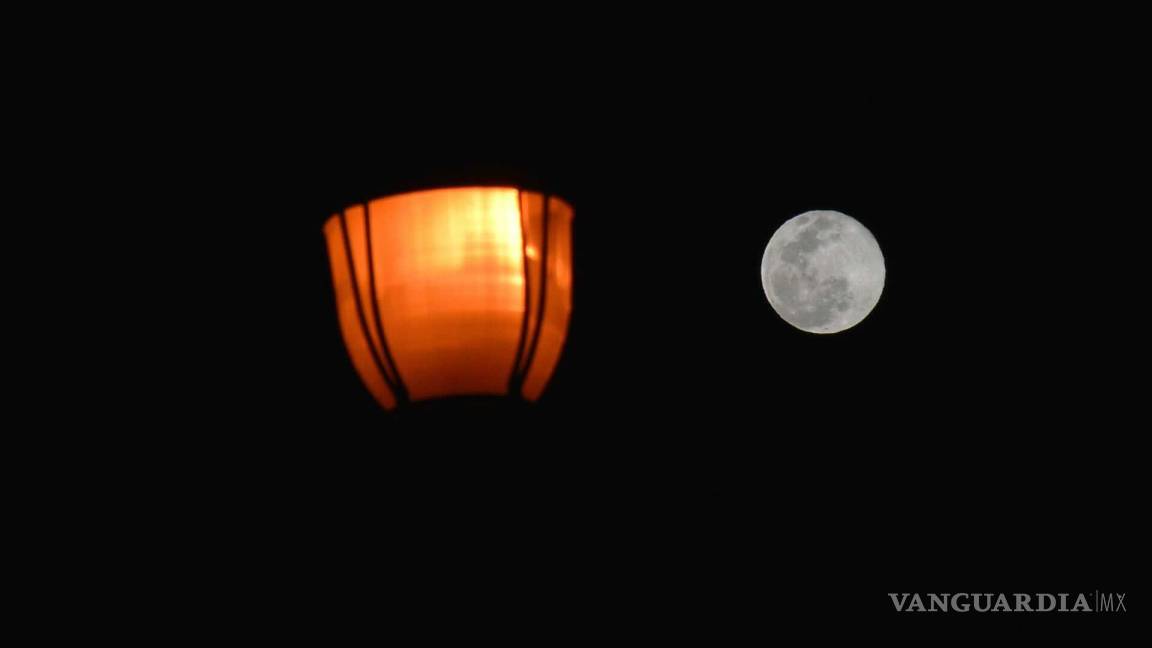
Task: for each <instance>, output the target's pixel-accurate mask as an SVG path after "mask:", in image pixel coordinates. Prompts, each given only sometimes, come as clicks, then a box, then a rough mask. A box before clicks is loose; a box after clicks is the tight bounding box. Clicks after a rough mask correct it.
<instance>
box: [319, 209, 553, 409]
mask: <svg viewBox="0 0 1152 648" xmlns="http://www.w3.org/2000/svg"><path fill="white" fill-rule="evenodd" d="M545 200H547V205H545ZM571 226H572V208H571V207H569V206H568V204H567V203H565V202H564V201H562V200H559V199H557V198H553V197H547V198H546V197H545V196H543V195H541V194H538V193H532V192H527V191H520V190H518V189H515V188H506V187H461V188H453V189H436V190H430V191H418V192H414V193H408V194H401V195H398V196H389V197H386V198H379V199H376V200H373V201H371V202H370V203H368V205H367V210H365V206H364V205H357V206H354V207H349V208H348V209H346V210H345V211H344V213H343V214H336V215H335V216H333V217H332V218H330V219H329V220H328V222H327V224H326V225H325V226H324V233H325V235H326V237H327V239H328V252H329V258H330V260H331V263H332V277H333V281H334V283H335V289H336V302H337V311H338V313H339V316H340V328H341V332H342V334H343V336H344V343H345V346H346V347H347V348H348V352H349V354H350V355H351V357H352V364H353V366H354V367H355V368H356V371H357V372H358V373H359V374H360V377H361V378H362V379H363V381H364V384H365V385H366V386H367V387H368V390H369V391H370V392H371V393H372V395H373V396H375V398H376V400H377V401H379V402H380V404H381V405H383V406H384V407H385V408H387V409H392V408H393V407H395V406H396V405H397V403H399V402H402V401H403V400H405V399H408V400H423V399H428V398H437V397H442V396H458V395H499V394H508V393H513V394H515V393H517V392H518V393H519V394H520V395H522V396H523V397H524V398H526V399H528V400H536V399H537V398H538V397H539V396H540V394H541V393H542V392H543V391H544V387H545V385H546V384H547V382H548V379H549V378H550V377H551V375H552V371H553V370H554V369H555V367H556V363H557V361H558V360H559V358H560V352H561V350H562V349H563V347H564V339H565V337H566V336H567V331H568V318H569V314H570V312H571V309H572V250H571V247H572V246H571V231H572V229H571ZM545 234H547V240H545ZM542 265H543V267H542ZM542 270H545V271H546V272H544V273H542V272H541V271H542ZM541 311H542V312H543V318H541V317H540V314H541Z"/></svg>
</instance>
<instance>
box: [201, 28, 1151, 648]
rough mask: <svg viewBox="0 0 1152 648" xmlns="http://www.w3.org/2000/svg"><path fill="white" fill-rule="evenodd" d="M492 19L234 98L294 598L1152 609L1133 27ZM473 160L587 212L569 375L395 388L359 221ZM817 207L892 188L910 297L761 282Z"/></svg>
mask: <svg viewBox="0 0 1152 648" xmlns="http://www.w3.org/2000/svg"><path fill="white" fill-rule="evenodd" d="M526 23H527V25H528V27H531V25H533V24H536V23H534V22H532V21H531V20H529V21H526ZM390 24H391V23H390ZM484 24H485V28H484V29H479V28H477V27H475V26H469V25H468V24H467V21H463V23H462V24H460V25H457V26H456V27H454V28H453V29H450V30H447V31H444V32H440V31H437V30H431V31H420V32H419V34H420V35H419V36H412V35H410V34H409V35H407V36H405V37H403V38H402V39H400V40H399V41H397V40H396V38H399V36H398V35H397V34H396V33H395V29H393V30H391V31H389V34H390V35H391V36H390V38H389V39H384V40H385V41H386V42H381V43H377V42H375V41H372V40H370V39H358V38H357V37H356V36H355V35H349V36H348V37H347V38H346V39H345V38H335V37H332V38H319V39H312V40H309V39H307V38H302V39H301V40H302V41H303V42H310V43H312V44H311V45H309V46H306V47H296V48H289V50H288V51H284V50H270V51H265V52H257V56H255V57H254V58H253V59H250V60H254V61H255V62H254V63H251V64H248V66H245V67H243V68H242V69H241V70H240V71H239V72H238V73H236V74H235V75H234V76H232V77H229V79H228V80H227V82H225V83H226V88H227V92H226V93H225V95H226V97H228V99H227V101H225V102H224V103H223V104H221V105H218V106H217V107H216V110H218V111H219V113H218V116H222V117H224V123H226V124H227V126H226V128H225V129H223V130H219V131H217V130H215V129H213V128H208V127H205V128H204V130H205V131H206V132H209V131H210V134H211V135H222V136H221V137H211V138H210V139H209V142H208V144H207V146H208V150H203V149H198V151H199V152H198V153H197V155H201V156H206V159H208V160H210V161H214V162H217V163H219V165H220V169H219V171H217V172H215V173H213V172H209V173H208V174H207V177H208V178H209V179H210V181H209V182H208V183H207V184H210V185H212V188H213V189H223V190H224V191H225V193H226V194H227V195H226V197H225V200H226V201H227V202H226V204H229V205H231V206H232V207H231V208H230V211H231V212H234V216H235V217H234V219H232V220H228V221H225V220H222V219H219V218H218V217H214V218H213V219H212V220H211V223H212V225H211V227H212V229H213V232H214V233H215V235H216V236H218V237H219V239H220V240H223V241H225V242H227V243H230V244H232V245H230V246H229V252H231V253H233V254H234V255H235V260H236V261H238V262H239V263H240V266H239V267H240V268H242V269H243V272H241V273H239V274H235V275H233V274H229V275H228V277H229V279H228V280H227V282H228V283H230V284H231V285H229V286H228V287H229V288H230V290H226V291H223V292H222V293H221V294H220V296H219V299H218V301H217V309H218V310H217V311H216V315H217V317H216V318H215V321H214V322H213V323H214V324H216V325H218V326H219V328H217V329H214V330H213V338H212V341H213V346H217V347H219V348H223V349H226V350H227V351H226V352H224V353H222V354H221V359H220V360H219V361H217V362H216V363H214V365H213V368H212V369H211V370H207V373H206V375H207V376H210V377H211V379H210V381H209V384H211V385H212V387H211V388H210V389H209V394H210V395H211V396H212V398H213V402H214V403H215V402H219V403H220V404H221V405H222V406H221V407H220V408H214V413H213V414H212V415H211V416H212V417H216V413H218V415H219V418H218V419H215V418H214V419H213V420H214V422H213V424H211V425H210V426H208V427H206V429H207V430H209V433H208V435H207V439H208V440H207V441H204V442H203V445H202V449H204V450H207V451H208V454H209V455H212V460H211V462H210V465H211V466H213V468H212V469H211V470H210V471H209V475H208V476H206V477H205V480H206V482H205V484H206V488H208V490H209V491H210V492H212V493H213V494H215V495H217V496H218V497H219V498H220V499H221V501H222V502H223V505H222V507H221V509H220V510H219V512H218V513H216V514H214V516H215V517H214V519H216V520H217V523H218V524H219V525H221V526H220V528H222V529H227V530H229V533H228V534H226V535H227V537H231V538H233V540H232V542H235V543H236V547H238V548H237V550H236V551H235V552H229V553H230V555H232V558H233V559H234V560H235V561H236V563H237V565H243V566H244V567H243V569H240V571H241V572H245V571H246V570H248V569H253V570H256V569H258V568H257V567H255V565H259V566H260V567H259V571H258V573H259V574H260V575H259V577H256V578H254V579H253V580H256V581H260V583H261V586H262V587H268V586H269V585H271V589H273V590H279V591H280V592H282V593H283V596H284V598H286V599H290V600H291V601H292V602H293V605H292V606H291V609H301V610H303V611H302V612H301V613H300V614H299V615H293V616H292V618H290V619H289V618H284V619H282V622H283V623H285V624H288V625H292V624H297V623H300V624H304V623H308V624H309V625H311V626H313V627H319V628H322V629H323V630H322V631H323V632H343V631H347V629H348V628H349V627H359V626H362V625H364V624H367V626H368V627H374V628H375V629H376V630H377V631H379V632H383V633H384V634H385V636H387V633H388V632H389V630H388V628H391V627H393V624H399V623H400V622H401V621H404V622H407V623H410V622H415V623H416V625H417V626H418V627H420V628H423V631H425V632H428V633H430V634H437V633H439V632H441V631H445V630H451V631H463V632H465V633H471V632H476V633H480V632H488V631H495V632H498V633H501V634H503V633H505V632H507V633H510V634H513V635H517V634H526V635H529V636H538V637H541V638H549V637H563V636H569V635H580V636H585V637H589V638H606V637H621V638H624V637H637V638H639V637H646V636H653V635H660V636H665V635H671V636H679V635H680V634H681V633H687V632H689V631H698V632H702V633H703V634H702V635H701V636H702V637H705V638H709V637H711V638H716V637H717V635H720V634H728V633H734V634H742V635H747V636H749V637H751V638H753V639H755V640H764V639H770V638H773V637H781V636H790V633H791V632H793V631H799V632H803V633H806V635H807V633H812V634H811V636H817V635H822V634H824V633H826V632H835V633H846V635H847V636H848V637H856V636H859V637H861V638H864V637H870V636H874V635H875V633H876V632H878V631H882V632H890V633H895V634H893V635H887V636H893V637H895V636H899V635H900V634H902V633H903V632H905V631H917V632H923V633H925V634H924V636H926V637H939V636H948V635H951V633H954V632H956V631H959V630H963V629H970V630H974V631H975V632H976V634H978V635H980V636H993V633H999V632H1001V631H1003V630H1006V629H1011V630H1013V631H1023V632H1028V633H1030V632H1056V633H1060V634H1063V633H1066V632H1067V631H1069V630H1073V629H1077V630H1087V631H1088V632H1089V633H1090V634H1089V635H1088V636H1097V637H1098V636H1100V634H1099V633H1103V632H1109V631H1113V630H1117V629H1120V628H1122V627H1123V625H1124V623H1123V622H1124V621H1126V620H1127V619H1128V617H1109V616H1107V615H1094V616H1078V615H1051V614H1050V615H1036V616H1033V615H991V614H987V615H975V614H970V615H958V614H950V615H939V614H936V615H928V614H921V615H896V614H895V613H894V612H893V611H892V605H891V602H890V601H889V599H888V597H887V593H888V592H1008V593H1011V592H1033V593H1034V592H1080V591H1086V592H1092V591H1094V590H1097V589H1098V590H1102V591H1121V592H1124V591H1127V592H1130V594H1129V597H1128V606H1129V609H1133V608H1139V607H1141V606H1142V605H1143V603H1142V599H1140V597H1139V593H1138V592H1136V590H1137V588H1138V583H1137V581H1136V576H1135V573H1136V567H1135V564H1136V561H1137V559H1138V554H1137V552H1138V551H1142V549H1141V548H1142V547H1143V545H1142V543H1140V542H1137V540H1136V536H1135V534H1136V529H1137V526H1138V525H1139V524H1140V521H1141V518H1142V517H1143V511H1142V506H1141V502H1142V501H1143V500H1142V499H1141V498H1139V497H1138V495H1137V491H1138V486H1137V484H1138V478H1139V476H1140V475H1141V463H1142V460H1141V455H1140V453H1138V452H1137V447H1138V444H1137V441H1136V438H1137V435H1138V434H1139V429H1138V428H1139V426H1141V425H1142V415H1141V414H1140V410H1139V407H1140V406H1141V405H1140V398H1141V397H1142V396H1143V390H1142V389H1141V386H1140V383H1139V381H1141V380H1143V378H1142V377H1141V375H1140V371H1141V370H1140V369H1139V366H1140V361H1139V360H1137V358H1139V357H1142V356H1141V354H1142V349H1143V342H1142V340H1143V331H1142V326H1141V322H1142V317H1143V316H1142V314H1141V313H1142V310H1143V306H1142V305H1141V304H1140V302H1141V301H1142V300H1143V299H1144V293H1143V291H1142V290H1140V289H1138V288H1132V287H1131V286H1132V282H1131V281H1130V280H1132V279H1136V278H1137V277H1138V276H1142V275H1138V274H1137V273H1138V272H1139V271H1138V270H1136V269H1134V268H1136V267H1137V266H1136V264H1137V262H1138V259H1139V258H1140V257H1139V255H1138V254H1137V253H1136V252H1135V251H1134V250H1133V245H1132V240H1133V238H1134V233H1135V232H1136V230H1137V228H1139V227H1142V225H1141V221H1142V217H1141V216H1139V215H1138V209H1139V208H1140V204H1139V203H1138V200H1139V196H1140V189H1139V183H1140V182H1142V180H1141V179H1140V176H1141V173H1140V171H1139V163H1138V160H1139V159H1140V158H1141V156H1144V155H1145V154H1146V151H1147V149H1146V148H1143V145H1142V144H1141V143H1139V140H1137V139H1136V137H1135V131H1134V130H1133V129H1134V128H1135V127H1134V126H1133V122H1132V121H1131V117H1132V116H1133V114H1134V107H1133V106H1132V105H1131V103H1130V101H1129V100H1128V99H1127V97H1129V96H1130V95H1131V94H1132V87H1131V85H1130V84H1131V83H1132V81H1131V80H1130V78H1129V77H1127V76H1126V75H1125V73H1124V70H1123V67H1122V64H1123V63H1124V62H1125V61H1126V60H1128V59H1127V58H1126V57H1125V55H1124V54H1123V52H1117V53H1113V52H1109V51H1105V50H1104V49H1102V48H1101V46H1100V45H1099V44H1098V43H1097V42H1096V41H1093V42H1091V43H1088V44H1081V45H1080V46H1077V45H1076V43H1077V42H1079V41H1078V39H1077V38H1069V39H1067V40H1061V39H1059V38H1056V39H1054V40H1055V41H1057V42H1040V41H1038V40H1032V39H1026V40H1024V41H1021V40H1020V39H1018V38H1016V37H1017V36H1019V35H1020V34H1021V33H1025V32H1026V33H1027V35H1029V36H1036V37H1037V38H1044V37H1046V36H1050V35H1051V33H1050V30H1045V29H1039V28H1036V29H1033V28H1028V27H1021V26H1017V27H1015V28H1013V29H1015V30H1016V31H1013V29H1008V30H1007V32H1006V33H1005V34H1000V35H999V36H996V37H994V36H993V35H992V34H991V33H990V32H989V31H988V30H984V31H981V32H979V33H980V34H981V36H980V38H974V37H971V38H970V37H968V36H963V35H961V36H956V37H955V38H953V39H950V40H946V41H944V42H936V37H937V36H938V35H939V34H935V33H927V32H926V33H923V34H920V35H916V36H907V34H905V36H907V38H906V39H903V40H892V38H891V35H890V34H883V35H881V34H879V33H875V32H870V31H861V30H857V31H856V36H857V38H856V39H855V40H848V41H844V40H843V36H844V32H832V31H825V30H823V29H818V28H817V26H818V25H819V24H820V23H819V22H816V23H805V25H808V26H806V27H799V26H793V27H786V26H778V27H775V28H773V29H768V30H765V31H759V29H758V28H756V27H751V26H747V27H745V28H744V29H742V30H739V31H737V32H729V31H727V30H726V29H727V28H725V29H720V28H711V27H709V28H705V27H700V28H698V29H692V30H688V31H685V30H684V29H683V25H680V27H679V28H677V29H672V28H668V27H660V26H659V25H657V24H656V23H654V22H648V21H646V20H643V19H641V20H638V21H636V22H628V23H625V24H622V25H618V26H617V28H605V29H604V30H603V31H601V30H596V29H592V28H590V27H588V26H585V25H583V23H582V24H581V26H580V27H574V28H573V29H571V30H565V31H555V30H547V29H545V30H537V29H528V28H524V29H523V30H521V31H517V28H519V27H524V25H522V24H520V23H516V25H515V27H512V28H511V29H509V31H508V32H507V33H506V32H505V31H503V30H500V31H495V32H492V31H486V30H490V29H492V26H491V25H489V24H488V23H484ZM549 24H555V22H552V23H549ZM787 24H788V25H791V24H792V23H787ZM985 26H986V25H985ZM396 29H398V28H396ZM841 29H846V30H847V32H848V33H851V32H852V31H853V30H852V28H851V27H847V28H845V27H843V26H842V27H841ZM581 30H585V31H581ZM1019 30H1025V32H1021V31H1019ZM897 31H899V30H897ZM958 31H961V32H962V31H963V30H958ZM303 33H304V34H309V35H310V34H311V32H303ZM509 33H515V34H516V35H517V36H516V38H514V39H511V38H509V37H508V34H509ZM533 33H535V34H536V36H530V35H529V36H524V34H533ZM1061 33H1065V32H1061ZM485 34H488V35H492V39H491V40H493V41H499V42H501V43H503V45H492V44H491V42H490V40H489V39H488V36H485ZM496 34H499V35H500V36H501V38H497V37H496V36H495V35H496ZM591 34H595V36H592V35H591ZM783 36H787V37H788V39H787V40H783V41H781V38H782V37H783ZM993 38H997V39H998V40H996V43H997V45H995V47H993V46H992V45H991V44H990V39H993ZM280 39H283V40H286V41H290V42H292V44H295V45H298V44H299V43H298V42H295V41H294V39H293V38H285V37H283V36H281V37H280ZM280 39H278V40H280ZM433 43H435V45H434V44H433ZM445 43H451V45H445ZM337 45H339V46H340V47H336V46H337ZM344 47H347V48H348V49H349V50H350V51H334V50H340V49H341V48H344ZM1088 55H1092V56H1095V57H1098V58H1085V57H1086V56H1088ZM204 178H205V175H204V174H203V173H200V174H196V175H192V174H189V176H187V180H188V182H187V186H188V188H189V189H190V194H195V193H196V187H203V185H204V184H205V182H204ZM457 184H517V185H520V186H524V187H526V188H532V189H542V190H548V191H552V192H554V193H557V194H559V195H561V196H563V197H565V198H566V199H567V200H568V201H569V202H570V203H571V204H572V205H573V206H574V208H575V213H576V217H575V223H574V227H575V230H574V253H575V295H574V311H573V318H572V321H571V326H570V330H569V335H568V341H567V346H566V349H565V352H564V355H563V357H562V359H561V361H560V363H559V366H558V367H557V370H556V373H555V376H554V378H553V380H552V382H551V384H550V386H549V388H548V390H547V391H546V393H545V395H544V397H543V398H542V399H541V400H540V401H539V403H537V404H536V405H535V406H533V407H529V408H522V409H521V408H512V407H498V406H492V405H488V406H476V405H472V406H467V407H464V406H459V407H456V408H452V407H447V406H440V407H438V408H437V407H433V408H423V409H419V410H417V411H413V412H408V413H405V414H392V415H390V414H387V413H385V412H383V411H382V410H380V409H379V408H378V406H377V405H376V404H375V403H374V402H373V401H372V399H371V398H370V397H369V395H368V393H367V392H366V390H364V389H363V388H362V387H361V386H360V383H359V381H358V379H357V377H356V375H355V373H354V371H353V369H352V367H351V364H350V363H349V362H348V360H347V356H346V354H345V352H344V349H343V346H342V342H341V339H340V335H339V329H338V324H337V319H336V313H335V308H334V303H333V296H332V290H331V285H330V276H329V274H328V268H327V258H326V254H325V246H324V240H323V237H322V234H321V225H322V223H323V221H324V220H325V219H326V218H327V217H328V216H329V215H330V214H331V213H334V212H335V211H337V210H339V209H341V208H343V207H345V206H347V205H349V204H352V203H353V202H356V201H359V200H363V199H365V198H371V197H375V196H380V195H386V194H388V193H394V192H398V191H404V190H409V189H415V188H421V187H431V186H448V185H457ZM1133 201H1136V202H1133ZM810 209H835V210H839V211H842V212H845V213H847V214H849V215H851V216H853V217H855V218H857V219H858V220H860V221H861V222H862V223H863V224H865V225H866V226H867V227H868V228H869V229H870V230H871V231H872V232H873V233H874V234H875V236H876V238H877V240H878V241H879V243H880V245H881V248H882V250H883V253H884V256H885V260H886V265H887V273H888V274H887V281H886V285H885V290H884V294H883V297H882V298H881V301H880V303H879V305H878V306H877V307H876V309H875V310H874V311H873V312H872V314H871V315H870V316H869V317H868V318H867V319H865V320H864V321H863V322H862V323H861V324H859V325H858V326H856V327H854V328H852V329H850V330H848V331H845V332H843V333H841V334H838V335H831V336H817V335H810V334H805V333H802V332H800V331H798V330H796V329H793V328H792V327H791V326H789V325H788V324H786V323H785V322H783V321H782V320H781V319H780V318H779V317H778V316H777V315H776V314H775V313H774V312H773V311H772V309H771V307H770V306H769V304H768V303H767V300H766V299H765V297H764V294H763V291H762V288H761V285H760V277H759V264H760V259H761V255H762V253H763V249H764V246H765V245H766V244H767V241H768V239H769V238H770V237H771V235H772V233H773V232H774V231H775V229H776V228H777V227H778V226H779V225H780V224H781V223H783V222H784V221H785V220H786V219H788V218H790V217H792V216H794V215H796V214H799V213H801V212H803V211H807V210H810ZM230 260H231V259H230ZM217 342H219V344H215V343H217ZM1133 365H1135V366H1136V367H1135V368H1136V371H1135V372H1132V371H1131V368H1132V367H1133ZM199 397H200V395H199V394H198V395H197V396H196V397H195V398H199ZM189 398H190V399H191V398H193V397H192V396H189ZM233 531H234V533H233ZM297 604H299V606H298V608H297Z"/></svg>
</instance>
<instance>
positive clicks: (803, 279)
mask: <svg viewBox="0 0 1152 648" xmlns="http://www.w3.org/2000/svg"><path fill="white" fill-rule="evenodd" d="M760 280H761V282H762V283H763V284H764V294H765V295H767V296H768V303H770V304H772V308H773V309H774V310H775V311H776V313H777V314H778V315H779V316H780V317H782V318H784V321H786V322H788V323H789V324H791V325H792V326H795V327H796V328H798V329H800V330H802V331H808V332H809V333H839V332H840V331H843V330H846V329H850V328H852V327H853V326H856V325H857V324H859V323H860V322H861V320H863V319H864V318H865V317H867V316H868V313H871V312H872V309H873V308H874V307H875V306H876V302H878V301H880V293H881V292H882V291H883V290H884V255H882V254H880V245H879V244H878V243H876V237H874V236H872V232H869V231H868V228H866V227H864V226H863V225H861V224H860V222H859V221H857V220H856V219H855V218H852V217H851V216H848V215H847V214H841V213H840V212H838V211H810V212H804V213H803V214H800V215H799V216H796V217H794V218H791V219H789V220H788V221H786V222H785V223H784V224H783V225H781V226H780V228H779V229H777V230H776V233H775V234H773V235H772V239H771V240H769V241H768V247H767V248H765V249H764V259H763V260H762V261H761V262H760Z"/></svg>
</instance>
